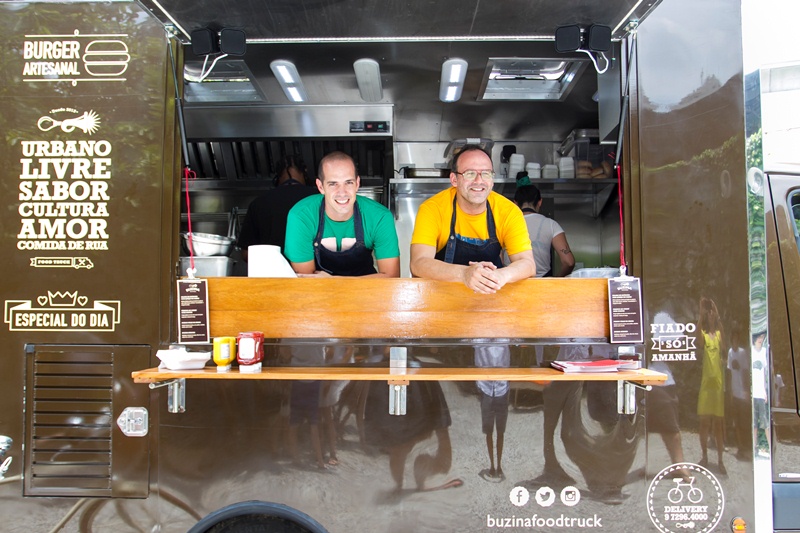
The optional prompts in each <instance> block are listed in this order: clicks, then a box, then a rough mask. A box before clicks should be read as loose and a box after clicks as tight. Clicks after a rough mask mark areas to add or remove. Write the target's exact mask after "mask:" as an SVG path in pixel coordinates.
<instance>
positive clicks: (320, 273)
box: [297, 270, 333, 278]
mask: <svg viewBox="0 0 800 533" xmlns="http://www.w3.org/2000/svg"><path fill="white" fill-rule="evenodd" d="M297 277H298V278H332V277H333V276H331V275H330V274H328V273H327V272H325V271H324V270H315V271H314V273H313V274H301V273H300V272H298V273H297Z"/></svg>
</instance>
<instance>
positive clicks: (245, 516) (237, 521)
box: [188, 501, 327, 533]
mask: <svg viewBox="0 0 800 533" xmlns="http://www.w3.org/2000/svg"><path fill="white" fill-rule="evenodd" d="M188 533H327V531H326V530H325V528H324V527H322V525H320V523H319V522H317V521H316V520H314V519H313V518H311V517H310V516H308V515H307V514H305V513H302V512H300V511H298V510H297V509H292V508H291V507H289V506H286V505H282V504H279V503H267V502H260V501H248V502H239V503H234V504H232V505H229V506H227V507H223V508H222V509H219V510H217V511H214V512H213V513H211V514H209V515H208V516H206V517H205V518H203V519H202V520H200V521H199V522H198V523H197V524H195V525H194V527H192V529H190V530H189V531H188Z"/></svg>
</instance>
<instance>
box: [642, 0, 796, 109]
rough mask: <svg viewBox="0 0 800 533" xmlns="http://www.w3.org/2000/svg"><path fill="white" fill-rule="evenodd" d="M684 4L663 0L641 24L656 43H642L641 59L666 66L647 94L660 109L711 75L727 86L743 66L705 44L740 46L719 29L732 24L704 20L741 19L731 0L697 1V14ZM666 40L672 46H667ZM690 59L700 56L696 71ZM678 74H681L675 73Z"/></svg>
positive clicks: (651, 82)
mask: <svg viewBox="0 0 800 533" xmlns="http://www.w3.org/2000/svg"><path fill="white" fill-rule="evenodd" d="M745 1H753V0H745ZM767 1H771V0H767ZM795 1H796V0H795ZM684 5H685V4H684V3H683V2H662V3H661V4H660V5H659V6H658V9H657V10H656V15H655V16H654V17H653V18H651V19H647V20H645V21H644V23H643V25H642V28H645V27H646V28H647V35H649V36H650V37H649V38H648V39H647V41H648V42H651V43H653V45H654V46H652V47H649V46H646V45H645V44H644V42H640V46H639V58H640V61H642V62H643V63H651V64H652V63H656V64H659V65H661V66H662V67H663V68H661V69H659V72H661V73H662V74H661V78H657V77H653V78H651V79H650V80H649V85H648V87H646V88H645V93H646V94H647V97H648V98H649V99H650V100H651V102H653V103H654V104H655V105H656V106H657V107H661V108H664V107H668V106H671V105H674V104H676V103H678V102H679V101H680V100H681V99H682V98H683V97H685V96H686V95H688V94H691V93H692V92H693V91H694V90H696V89H697V88H698V87H700V86H701V85H702V84H703V82H704V81H705V80H706V79H708V78H709V77H710V76H712V75H713V76H714V77H716V78H717V80H719V82H720V84H722V85H724V84H725V82H726V81H728V79H730V78H731V76H733V75H734V74H736V72H737V71H738V69H739V68H741V65H733V64H731V63H730V62H729V61H726V60H725V58H719V57H715V54H716V53H717V52H716V51H715V47H712V46H705V43H715V44H716V43H719V42H725V41H730V42H731V43H732V45H733V46H737V44H736V43H737V40H736V39H735V36H734V38H732V37H731V36H730V35H728V34H727V33H726V32H724V31H723V30H722V29H720V28H721V27H727V26H729V25H730V24H728V23H725V24H719V25H708V24H707V23H704V22H703V21H708V20H720V19H723V18H735V19H736V20H737V21H738V17H739V14H738V13H737V12H736V11H735V10H733V9H731V6H732V3H731V2H730V1H729V0H703V1H700V2H695V4H694V5H693V6H692V11H693V12H697V13H700V14H701V15H699V16H697V17H690V16H687V15H686V14H683V13H681V8H682V7H683V6H684ZM737 23H738V22H737ZM676 25H680V27H676ZM687 29H688V30H689V31H688V32H687V31H686V30H687ZM664 43H670V45H669V46H664ZM687 58H697V59H699V61H698V60H693V61H691V62H690V63H691V68H692V69H696V72H693V71H692V70H690V69H687V65H686V59H687ZM720 59H722V60H720ZM714 69H717V70H714ZM676 73H680V75H678V76H676ZM651 76H652V74H651Z"/></svg>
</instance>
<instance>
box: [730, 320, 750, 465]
mask: <svg viewBox="0 0 800 533" xmlns="http://www.w3.org/2000/svg"><path fill="white" fill-rule="evenodd" d="M746 337H747V336H746V331H745V329H744V328H742V327H741V326H740V325H734V329H733V331H732V332H731V346H730V349H728V364H727V366H728V369H729V370H730V371H731V381H730V383H731V390H730V394H731V398H730V399H731V402H730V406H731V415H732V417H733V430H734V435H735V436H736V458H737V459H740V460H747V458H748V457H749V456H750V454H751V453H752V448H753V439H752V431H753V430H752V429H751V428H752V424H751V420H750V414H751V409H750V375H751V373H750V350H749V349H748V346H747V338H746Z"/></svg>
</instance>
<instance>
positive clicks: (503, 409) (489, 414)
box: [475, 345, 511, 482]
mask: <svg viewBox="0 0 800 533" xmlns="http://www.w3.org/2000/svg"><path fill="white" fill-rule="evenodd" d="M510 365H511V351H510V350H509V348H508V346H497V345H496V346H475V366H477V367H479V368H508V367H509V366H510ZM475 385H476V386H477V387H478V390H479V391H480V394H481V429H482V430H483V434H484V435H486V449H487V451H488V452H489V469H488V470H482V471H481V472H480V476H481V477H482V478H483V479H486V480H487V481H494V482H499V481H503V480H504V479H505V478H506V476H505V474H504V473H503V464H502V463H503V441H504V436H505V431H506V422H507V420H508V391H509V386H508V381H496V380H495V381H488V380H479V381H476V382H475ZM495 429H497V466H495V461H494V457H495V454H494V442H493V439H492V433H493V432H494V430H495Z"/></svg>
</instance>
